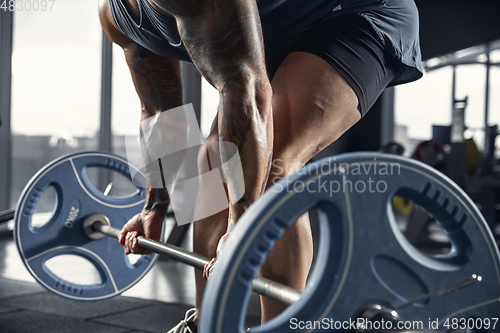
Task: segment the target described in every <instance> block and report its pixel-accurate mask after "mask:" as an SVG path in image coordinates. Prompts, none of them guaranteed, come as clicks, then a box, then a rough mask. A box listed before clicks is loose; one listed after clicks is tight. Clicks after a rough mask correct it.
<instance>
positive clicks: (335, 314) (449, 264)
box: [14, 152, 500, 333]
mask: <svg viewBox="0 0 500 333" xmlns="http://www.w3.org/2000/svg"><path fill="white" fill-rule="evenodd" d="M88 167H104V168H108V169H111V170H114V171H117V172H119V173H121V174H123V175H124V176H129V174H130V173H129V169H128V168H129V166H128V164H127V161H126V160H124V159H122V158H120V157H117V156H115V155H112V154H108V153H100V152H86V153H77V154H71V155H67V156H65V157H62V158H60V159H58V160H56V161H54V162H52V163H50V164H48V165H47V166H45V167H44V168H43V169H42V170H40V171H39V172H38V173H37V174H36V175H35V176H34V177H33V179H32V180H31V181H30V182H29V183H28V185H27V186H26V188H25V190H24V192H23V194H22V195H21V197H20V199H19V203H18V206H17V209H16V216H15V222H16V225H15V230H14V236H15V241H16V244H17V246H18V249H19V251H20V253H21V257H22V259H23V261H24V263H25V265H26V267H27V268H28V270H29V271H30V272H31V273H32V274H33V276H34V277H35V278H36V279H37V281H38V282H40V283H41V284H42V285H43V286H45V287H46V288H47V289H49V290H51V291H53V292H55V293H57V294H59V295H61V296H64V297H68V298H72V299H78V300H97V299H104V298H108V297H112V296H114V295H117V294H119V293H121V292H123V291H124V290H126V289H128V288H130V287H131V286H132V285H134V284H135V283H136V282H137V281H139V280H140V278H142V276H144V275H145V274H146V273H147V271H148V270H149V269H150V268H151V267H152V265H153V263H154V261H155V259H156V256H157V255H156V254H152V255H145V256H142V257H141V258H140V259H139V260H138V261H137V262H136V263H135V264H133V265H132V264H130V263H129V262H128V260H127V259H126V258H125V255H124V253H123V249H122V248H121V247H120V246H119V244H118V242H117V241H116V239H113V238H111V237H116V233H117V231H118V230H119V229H116V228H121V226H123V224H124V223H125V222H126V221H127V220H128V219H129V218H130V217H131V216H133V215H134V214H135V213H137V212H139V211H140V210H141V209H142V207H143V203H144V190H143V189H137V191H136V192H135V193H133V194H131V195H129V196H127V197H121V198H117V197H110V196H105V195H104V194H102V193H101V192H100V191H98V190H97V189H96V188H95V187H94V186H93V185H92V183H91V182H90V180H89V179H88V176H87V173H86V172H85V170H86V168H88ZM49 186H53V187H54V188H55V190H56V193H57V205H56V209H55V211H54V213H53V216H52V217H51V218H50V220H49V221H48V223H46V224H45V225H43V226H42V227H40V228H36V227H34V226H33V225H32V224H31V218H32V215H33V212H34V209H35V207H36V204H37V201H38V199H39V198H40V196H41V195H42V193H43V192H44V191H45V190H46V189H47V188H48V187H49ZM377 186H378V187H377ZM394 195H399V196H402V197H404V198H407V199H410V200H412V201H413V202H414V203H416V204H418V205H419V206H420V207H422V208H423V209H425V210H426V211H427V212H429V214H431V215H432V216H433V217H434V218H435V219H436V220H437V222H438V223H439V224H440V225H441V227H442V228H443V229H444V231H445V232H446V233H447V235H448V237H449V239H450V241H451V244H452V250H451V251H450V252H449V253H447V254H445V255H441V256H429V255H426V254H424V253H422V252H420V251H419V250H417V249H416V248H415V247H414V246H413V245H411V244H410V243H409V242H408V241H407V240H406V238H405V237H404V236H403V234H402V233H401V231H400V230H399V227H398V226H397V223H396V220H395V217H394V213H393V210H392V207H391V202H392V197H393V196H394ZM311 209H317V211H318V215H319V220H320V240H319V251H318V254H317V258H316V262H315V266H314V268H313V270H312V272H311V274H310V277H309V279H308V283H307V286H306V288H305V290H304V291H303V292H302V293H301V294H300V298H299V297H298V296H299V294H298V292H297V291H293V290H290V288H287V287H285V286H281V285H278V284H275V283H274V282H269V281H265V280H259V279H257V280H255V279H254V278H255V276H256V275H257V271H258V269H259V267H260V265H261V264H262V263H263V262H264V260H265V258H266V256H267V254H268V253H269V251H270V250H271V249H272V247H273V245H274V243H275V242H276V241H277V240H278V239H279V238H280V236H281V235H282V234H283V232H284V231H285V230H286V228H288V227H289V226H290V225H291V224H292V223H293V222H294V221H295V220H296V219H297V218H298V217H299V216H300V215H302V214H303V213H304V212H306V211H308V210H311ZM75 212H76V213H75ZM94 214H98V215H94ZM92 215H94V216H92ZM106 217H109V219H107V218H106ZM108 224H109V225H111V226H112V227H110V226H108ZM102 234H106V235H108V236H111V237H101V236H100V235H102ZM96 235H97V236H98V237H95V236H96ZM93 238H98V239H93ZM141 239H142V240H140V241H139V245H140V246H144V247H145V248H146V249H150V250H153V251H156V252H162V251H163V250H164V245H163V244H157V243H156V242H153V241H151V240H147V239H145V238H141ZM149 246H151V247H149ZM165 248H168V247H167V246H165ZM165 251H166V252H168V253H169V256H171V257H172V256H174V257H176V260H180V261H183V262H185V263H188V264H190V265H193V266H196V267H197V268H200V267H203V265H204V264H205V263H206V262H207V260H208V258H200V257H199V256H198V255H196V254H190V253H184V252H183V251H181V252H178V254H175V255H174V254H172V253H174V252H177V251H179V249H176V248H170V249H169V250H165ZM61 254H76V255H79V256H81V257H83V258H86V259H87V260H89V261H90V262H91V263H92V264H94V265H95V267H96V268H97V270H98V271H99V274H100V275H101V283H100V284H97V285H91V286H88V285H86V286H80V285H75V284H72V283H69V282H67V281H65V280H63V279H61V278H60V277H58V276H55V275H54V273H53V272H51V271H49V270H48V269H47V268H46V266H45V262H46V261H47V260H49V259H50V258H53V257H55V256H58V255H61ZM181 258H184V259H181ZM192 261H193V262H192ZM194 262H196V264H195V263H194ZM499 266H500V256H499V253H498V249H497V247H496V244H495V242H494V240H493V237H492V235H491V232H490V231H489V229H488V226H487V224H486V222H485V221H484V219H483V217H482V216H481V214H480V213H479V211H478V209H477V207H476V206H475V205H474V204H473V203H472V201H471V200H470V199H469V198H468V197H467V196H466V195H465V193H464V192H463V191H462V190H460V189H459V188H458V187H457V186H456V185H455V184H453V183H452V182H451V181H450V180H449V179H448V178H446V177H445V176H443V175H442V174H440V173H438V172H436V171H435V170H433V169H431V168H429V167H427V166H425V165H424V164H422V163H419V162H416V161H413V160H409V159H406V158H402V157H398V156H393V155H387V154H380V153H352V154H345V155H340V156H337V157H332V158H327V159H324V160H322V161H319V162H316V163H313V164H311V165H309V166H307V167H306V168H304V169H302V170H301V172H298V173H297V174H295V175H292V176H290V177H288V178H285V179H283V180H282V181H280V182H279V183H277V184H276V185H275V186H273V187H272V188H270V189H268V190H267V191H266V193H265V194H264V195H263V196H262V197H261V198H260V199H259V200H258V201H257V202H255V203H254V204H253V205H252V207H251V208H250V209H249V210H248V211H247V212H246V213H245V214H244V215H243V217H242V218H241V219H240V221H239V222H238V223H237V225H236V227H235V228H234V229H233V231H232V232H231V237H229V238H228V240H227V242H226V244H225V250H224V251H223V253H222V254H221V255H220V257H219V258H218V264H217V269H216V270H214V272H213V274H212V276H211V278H210V280H209V281H208V285H207V289H206V293H205V295H204V300H203V309H204V311H203V312H202V316H201V319H200V320H201V322H200V328H201V332H202V333H203V332H223V333H226V332H245V331H246V329H245V328H244V325H243V321H244V314H245V311H246V304H247V302H246V300H248V297H249V294H250V291H251V289H252V286H253V287H254V288H255V285H256V284H257V285H259V282H255V281H263V282H264V283H263V284H262V286H264V288H262V289H267V290H272V292H270V294H269V296H270V297H276V298H277V299H278V300H281V301H283V302H284V303H286V304H290V303H293V304H291V306H289V307H288V308H287V309H286V310H285V311H284V312H283V313H282V314H281V315H279V316H278V317H277V318H275V319H273V320H272V321H270V322H268V323H266V324H264V325H262V326H260V327H257V328H253V329H252V331H254V332H290V331H291V320H292V319H293V320H294V321H295V322H301V323H311V322H316V321H323V320H325V319H327V321H329V322H330V323H332V325H333V324H335V325H336V324H337V323H340V324H342V323H344V322H348V321H352V320H357V319H358V318H372V319H376V318H380V317H382V318H386V319H388V320H391V321H393V322H395V323H397V322H401V321H403V320H411V321H421V322H422V323H424V324H427V323H429V322H430V320H431V319H432V321H433V322H434V321H436V320H437V321H436V322H437V323H438V324H439V327H438V328H437V330H436V331H437V332H444V331H446V330H447V328H446V326H445V325H446V323H447V320H448V321H449V320H450V319H453V318H493V317H495V314H496V317H498V314H500V302H499V299H500V269H499ZM270 286H272V287H270ZM297 299H298V300H297ZM331 328H332V329H337V328H338V327H333V326H332V327H331ZM351 328H352V326H348V327H345V326H341V327H340V329H339V330H336V331H345V332H347V331H350V330H351ZM423 328H424V329H428V328H429V327H426V326H424V327H423ZM431 328H432V329H434V328H435V327H431ZM356 329H357V331H356V332H368V331H369V329H365V328H363V327H357V328H356ZM497 329H498V327H497ZM293 331H304V332H305V331H312V330H310V329H308V328H306V327H305V326H304V328H303V329H296V330H293ZM410 331H413V330H410V329H407V330H406V332H410ZM488 331H490V332H494V330H493V328H491V329H488ZM399 332H404V330H399Z"/></svg>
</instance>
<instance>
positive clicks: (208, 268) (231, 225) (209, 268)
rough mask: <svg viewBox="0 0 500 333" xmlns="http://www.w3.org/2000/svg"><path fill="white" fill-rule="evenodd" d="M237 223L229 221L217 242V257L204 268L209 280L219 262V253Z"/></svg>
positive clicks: (204, 274)
mask: <svg viewBox="0 0 500 333" xmlns="http://www.w3.org/2000/svg"><path fill="white" fill-rule="evenodd" d="M234 226H235V224H234V223H232V222H229V224H228V227H227V231H226V233H225V234H224V235H222V237H221V238H220V240H219V243H218V244H217V252H216V253H215V255H216V257H215V258H212V260H210V262H209V263H208V264H206V265H205V267H204V269H203V277H204V278H205V279H207V280H208V278H209V277H210V275H211V274H212V270H213V268H214V267H215V263H216V262H217V257H218V256H219V253H220V252H221V251H222V248H223V246H224V243H225V242H226V240H227V238H228V237H229V233H230V232H231V230H233V228H234Z"/></svg>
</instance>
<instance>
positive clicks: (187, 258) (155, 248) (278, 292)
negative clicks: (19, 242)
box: [84, 214, 300, 304]
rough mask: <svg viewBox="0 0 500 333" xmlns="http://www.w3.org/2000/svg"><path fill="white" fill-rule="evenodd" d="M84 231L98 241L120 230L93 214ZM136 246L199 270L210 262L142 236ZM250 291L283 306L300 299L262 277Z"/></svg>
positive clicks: (291, 289) (254, 283)
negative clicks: (101, 236)
mask: <svg viewBox="0 0 500 333" xmlns="http://www.w3.org/2000/svg"><path fill="white" fill-rule="evenodd" d="M84 230H85V232H86V233H87V235H88V236H89V237H90V238H93V239H99V238H98V237H99V236H100V235H103V236H104V235H105V236H109V237H112V238H118V234H119V233H120V230H121V229H119V228H115V227H112V226H111V224H110V222H109V219H108V218H107V217H106V216H104V215H101V214H94V215H91V216H89V217H88V218H87V219H86V220H85V222H84ZM137 244H138V245H139V246H140V247H141V248H143V249H145V250H149V251H152V252H154V253H157V254H159V255H163V256H166V257H168V258H170V259H173V260H175V261H178V262H181V263H183V264H186V265H189V266H193V267H194V268H196V269H199V270H203V268H204V267H205V265H207V264H208V263H209V262H210V259H209V258H207V257H204V256H202V255H199V254H197V253H193V252H190V251H186V250H184V249H183V248H181V247H178V246H175V245H171V244H167V243H162V242H158V241H155V240H153V239H149V238H147V237H144V236H138V237H137ZM252 290H253V291H254V292H256V293H257V294H259V295H262V296H266V297H269V298H270V299H273V300H275V301H277V302H280V303H283V304H292V303H294V302H296V301H297V300H298V299H299V298H300V292H299V291H297V290H295V289H293V288H290V287H288V286H285V285H282V284H280V283H277V282H274V281H271V280H269V279H266V278H262V277H257V278H255V279H254V280H253V282H252Z"/></svg>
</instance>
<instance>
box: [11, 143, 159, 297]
mask: <svg viewBox="0 0 500 333" xmlns="http://www.w3.org/2000/svg"><path fill="white" fill-rule="evenodd" d="M91 167H96V168H106V169H109V170H112V171H116V172H118V173H120V174H121V175H123V176H124V177H127V178H129V179H130V171H129V164H128V163H127V160H125V159H123V158H121V157H119V156H117V155H114V154H110V153H106V152H93V151H90V152H79V153H73V154H69V155H66V156H64V157H61V158H59V159H57V160H55V161H53V162H51V163H49V164H47V165H46V166H45V167H43V168H42V169H41V170H40V171H39V172H38V173H37V174H36V175H35V176H34V177H33V178H32V179H31V180H30V181H29V183H28V184H27V185H26V187H25V189H24V191H23V193H22V194H21V197H20V198H19V201H18V204H17V208H16V214H15V217H14V221H15V227H14V240H15V242H16V245H17V248H18V250H19V253H20V254H21V258H22V261H23V262H24V264H25V265H26V268H27V269H28V270H29V272H30V273H31V274H32V275H33V276H34V277H35V279H36V280H37V281H38V282H39V283H40V284H41V285H43V286H44V287H45V288H47V289H48V290H50V291H52V292H54V293H56V294H58V295H61V296H63V297H66V298H70V299H75V300H100V299H106V298H109V297H113V296H115V295H118V294H120V293H122V292H123V291H125V290H127V289H128V288H130V287H132V286H133V285H134V284H135V283H137V282H138V281H139V280H140V279H141V278H142V277H143V276H144V275H145V274H146V273H147V272H148V271H149V270H150V269H151V267H152V266H153V264H154V262H155V261H156V258H157V255H156V254H151V255H146V256H142V257H141V258H140V259H139V260H138V261H137V262H136V263H134V264H131V263H130V261H129V260H128V259H127V257H126V255H125V254H124V251H123V247H122V246H120V245H119V243H118V240H117V239H113V238H109V237H105V238H103V239H99V240H92V239H90V238H89V237H88V236H87V235H86V234H85V232H84V230H83V222H84V220H85V218H86V217H88V216H90V215H92V214H95V213H100V214H104V215H106V216H107V217H108V218H109V219H110V221H111V225H112V226H114V227H118V228H121V227H122V226H123V225H124V224H125V223H126V222H127V221H128V220H129V219H130V218H131V217H132V216H134V215H135V214H137V213H139V212H140V211H141V209H142V208H143V206H144V200H145V190H144V189H142V188H137V190H136V191H135V192H134V193H132V194H130V195H128V196H125V197H114V196H105V195H104V194H103V193H102V192H101V191H99V190H98V189H97V188H96V187H95V186H94V185H93V184H92V182H91V181H90V179H89V176H88V174H87V172H86V171H87V169H88V168H91ZM136 171H137V172H138V175H140V170H138V169H137V168H136ZM142 176H143V177H144V175H142ZM49 186H52V187H53V188H54V189H55V192H56V206H55V209H54V211H53V215H52V217H51V218H50V219H49V221H48V222H47V223H46V224H44V225H43V226H41V227H36V226H34V225H32V219H33V214H34V212H35V208H36V206H37V203H38V201H39V199H40V197H41V196H42V194H43V193H44V191H45V190H46V189H47V188H48V187H49ZM68 254H70V255H76V256H80V257H82V258H84V259H87V260H88V261H89V262H90V263H92V265H93V266H94V267H95V268H96V269H97V271H98V273H99V276H100V279H101V283H99V284H90V285H78V284H75V283H71V282H68V281H66V280H64V279H63V278H61V277H60V276H57V275H56V274H55V273H54V272H53V271H51V270H49V269H48V268H47V265H46V262H47V261H48V260H49V259H51V258H55V257H57V256H60V255H68Z"/></svg>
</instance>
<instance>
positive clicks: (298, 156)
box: [194, 52, 360, 322]
mask: <svg viewBox="0 0 500 333" xmlns="http://www.w3.org/2000/svg"><path fill="white" fill-rule="evenodd" d="M272 86H273V91H274V96H273V118H274V153H273V166H272V168H271V171H270V174H269V179H268V182H267V188H269V187H270V186H271V185H272V184H273V183H274V182H276V181H277V180H279V179H281V178H283V177H285V176H287V175H289V174H291V173H293V172H295V171H297V170H298V169H300V168H301V167H302V166H303V165H304V164H305V163H306V162H307V161H309V160H310V159H311V158H312V157H313V156H314V155H316V154H317V153H318V152H320V151H321V150H323V149H324V148H325V147H326V146H328V145H329V144H330V143H332V142H333V141H335V140H336V139H337V138H338V137H339V136H341V135H342V134H343V133H344V132H345V131H346V130H347V129H349V128H350V127H351V126H352V125H354V124H355V123H356V122H357V121H358V120H359V119H360V112H359V111H358V98H357V96H356V94H355V93H354V91H353V90H352V89H351V87H350V86H349V84H348V83H347V82H346V81H345V80H344V79H343V78H342V77H341V76H340V74H339V73H338V72H337V71H335V70H334V69H333V68H332V67H331V66H330V65H329V64H328V63H326V62H325V61H324V60H323V59H321V58H319V57H317V56H315V55H313V54H310V53H303V52H294V53H291V54H290V55H288V57H287V58H286V59H285V60H284V61H283V63H282V65H281V66H280V68H279V69H278V71H277V73H276V75H275V77H274V79H273V82H272ZM215 128H217V126H215ZM213 140H217V135H216V133H212V134H211V135H210V138H209V141H213ZM200 156H201V157H203V156H206V155H205V152H204V151H202V152H201V153H200ZM202 165H203V163H201V164H200V166H202ZM200 204H203V198H200ZM226 227H227V211H225V212H221V213H219V214H217V215H214V216H212V217H209V218H207V219H204V220H203V221H199V222H196V223H195V225H194V242H195V251H196V252H198V253H201V254H204V255H206V256H209V257H213V256H214V255H215V250H216V247H217V242H218V239H219V238H220V237H221V236H222V234H224V232H225V230H226ZM311 261H312V238H311V230H310V225H309V219H308V216H307V214H304V215H303V216H302V217H301V218H299V220H298V221H297V223H295V224H294V225H293V226H292V227H291V228H290V229H289V230H287V231H286V232H285V234H284V235H283V238H281V239H280V240H279V241H278V242H277V243H276V246H275V248H274V249H273V250H272V251H271V253H270V254H269V257H268V258H267V261H266V262H265V264H264V265H263V266H262V268H261V275H262V276H264V277H266V278H269V279H272V280H274V281H277V282H280V283H282V284H285V285H288V286H291V287H293V288H296V289H298V290H302V289H303V288H304V286H305V283H306V279H307V275H308V273H309V268H310V265H311ZM196 280H197V302H198V303H197V305H200V304H201V299H202V295H203V291H204V286H205V280H204V279H203V276H202V274H201V272H197V273H196ZM261 304H262V321H263V322H266V321H268V320H270V319H272V318H274V317H275V316H276V315H278V314H279V313H280V312H281V311H283V310H284V309H285V308H286V306H285V305H283V304H280V303H277V302H275V301H272V300H269V299H266V298H264V297H263V298H262V300H261Z"/></svg>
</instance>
